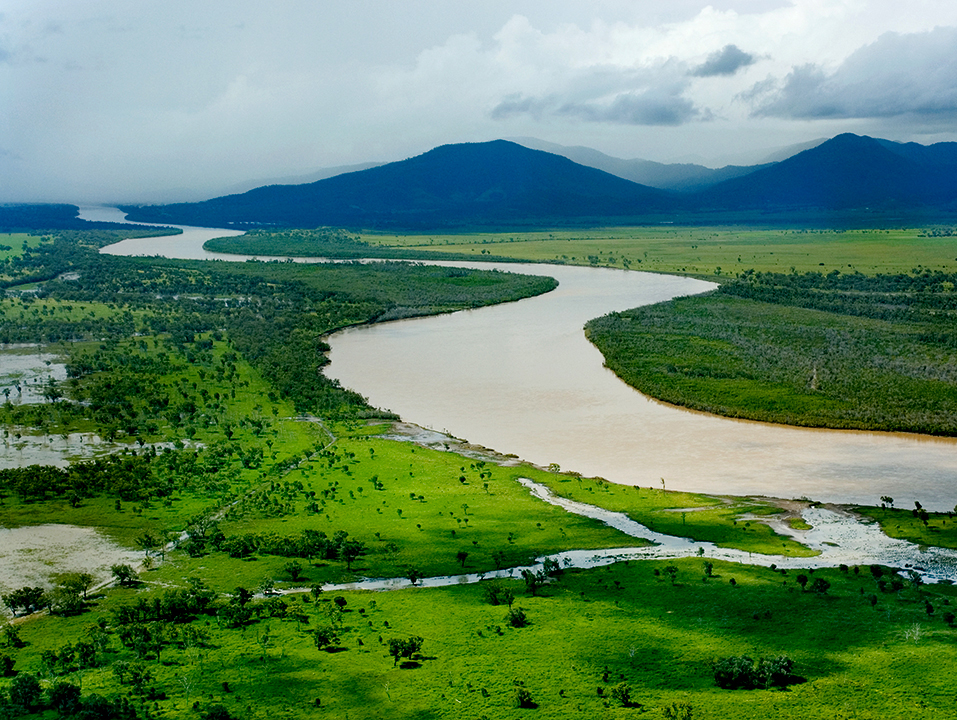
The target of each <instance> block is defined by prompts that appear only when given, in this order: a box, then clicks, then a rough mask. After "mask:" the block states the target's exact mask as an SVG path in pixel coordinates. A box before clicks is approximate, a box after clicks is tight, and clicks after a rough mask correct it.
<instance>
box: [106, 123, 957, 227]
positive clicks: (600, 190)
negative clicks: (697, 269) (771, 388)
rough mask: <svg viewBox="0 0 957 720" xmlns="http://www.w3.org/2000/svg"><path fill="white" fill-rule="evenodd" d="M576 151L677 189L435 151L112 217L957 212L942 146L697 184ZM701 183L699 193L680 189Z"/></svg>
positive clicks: (930, 217)
mask: <svg viewBox="0 0 957 720" xmlns="http://www.w3.org/2000/svg"><path fill="white" fill-rule="evenodd" d="M578 150H580V151H582V152H580V153H579V155H582V159H583V160H587V161H588V162H591V163H592V164H602V163H603V164H604V166H605V167H606V168H607V169H608V170H610V171H614V172H617V173H619V174H623V173H625V172H626V171H632V174H633V175H634V176H635V177H639V176H640V177H649V178H651V177H652V176H654V177H656V178H657V180H656V182H659V183H668V184H670V186H671V187H673V188H684V189H685V190H686V191H685V192H681V193H679V192H676V191H665V190H661V189H657V188H653V187H648V186H647V185H643V184H640V183H636V182H631V181H629V180H626V179H624V178H622V177H618V176H616V175H615V174H612V173H611V172H605V171H603V170H599V169H597V168H595V167H587V166H585V165H581V164H578V163H576V162H573V161H572V160H569V159H568V158H566V157H562V156H559V155H555V154H552V153H549V152H544V151H540V150H534V149H531V148H527V147H524V146H522V145H519V144H516V143H513V142H509V141H506V140H495V141H492V142H487V143H466V144H458V145H443V146H441V147H438V148H435V149H434V150H431V151H429V152H427V153H424V154H422V155H419V156H417V157H413V158H410V159H408V160H403V161H401V162H394V163H389V164H387V165H381V166H378V167H373V168H370V169H367V170H362V171H358V172H351V173H345V174H342V175H337V176H335V177H331V178H327V179H323V180H320V181H318V182H313V183H307V184H301V185H271V186H267V187H260V188H257V189H255V190H251V191H249V192H245V193H242V194H236V195H228V196H225V197H220V198H215V199H212V200H207V201H205V202H201V203H180V204H176V205H154V206H132V207H130V206H128V207H124V208H123V209H124V210H126V211H127V212H128V213H129V216H130V219H131V220H139V221H147V222H158V223H183V224H190V225H205V226H218V227H223V226H229V225H239V226H259V227H280V228H282V227H306V228H309V227H320V226H336V227H344V228H352V229H367V230H406V231H409V230H412V231H415V230H422V231H441V230H451V231H456V230H462V229H470V228H482V229H486V230H490V229H495V228H500V229H506V228H515V229H521V228H531V227H560V226H595V225H628V224H656V223H659V222H673V223H679V224H680V223H686V224H701V223H712V224H714V223H717V224H728V223H736V224H741V223H745V224H747V223H755V222H761V223H769V222H770V223H802V224H808V223H810V224H828V223H833V222H840V223H843V224H847V223H851V224H858V223H862V222H863V223H865V224H867V223H869V222H878V223H880V222H892V223H915V222H929V221H948V220H952V219H953V217H954V216H955V215H957V144H955V143H938V144H936V145H930V146H923V145H918V144H915V143H908V144H900V143H893V142H889V141H886V140H876V139H874V138H870V137H862V136H858V135H852V134H844V135H839V136H837V137H835V138H832V139H831V140H828V141H826V142H824V143H822V144H820V145H817V146H815V147H813V148H810V149H808V150H805V151H803V152H800V153H798V154H797V155H794V156H792V157H789V158H787V159H785V160H783V161H781V162H778V163H774V164H770V165H766V166H755V167H753V168H724V169H722V170H716V171H709V172H711V173H712V174H710V175H703V174H702V172H701V171H702V170H707V169H706V168H697V166H693V165H688V166H683V165H674V166H665V165H662V166H660V167H658V168H649V167H648V166H647V161H625V160H616V159H615V158H610V157H608V156H601V153H598V152H597V151H594V150H588V148H579V149H578ZM585 151H587V152H585ZM583 153H584V155H587V156H588V157H584V155H583ZM596 156H601V157H596ZM629 163H630V164H629ZM642 163H643V164H642ZM623 164H624V165H623ZM651 165H656V164H655V163H651ZM625 166H627V167H625ZM629 169H630V170H629ZM635 173H637V174H635ZM642 173H644V175H642ZM742 173H745V174H742ZM729 176H731V177H729ZM703 186H708V187H705V188H704V189H699V190H697V191H695V192H691V191H690V189H691V188H701V187H703Z"/></svg>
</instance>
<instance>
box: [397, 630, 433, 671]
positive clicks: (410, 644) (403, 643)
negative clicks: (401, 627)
mask: <svg viewBox="0 0 957 720" xmlns="http://www.w3.org/2000/svg"><path fill="white" fill-rule="evenodd" d="M424 642H425V640H424V639H423V638H421V637H419V636H417V635H410V636H409V637H408V638H407V639H405V640H402V639H400V638H392V639H391V640H389V655H391V656H392V665H393V667H394V666H395V665H397V664H398V662H399V658H400V657H404V658H407V659H410V660H411V659H412V656H413V655H415V654H416V653H417V652H419V650H421V649H422V643H424Z"/></svg>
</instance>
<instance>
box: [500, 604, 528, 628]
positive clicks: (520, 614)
mask: <svg viewBox="0 0 957 720" xmlns="http://www.w3.org/2000/svg"><path fill="white" fill-rule="evenodd" d="M505 622H507V623H508V624H509V625H511V626H512V627H514V628H522V627H525V626H526V625H528V616H527V615H526V614H525V610H524V609H523V608H520V607H517V608H509V611H508V612H507V613H506V614H505Z"/></svg>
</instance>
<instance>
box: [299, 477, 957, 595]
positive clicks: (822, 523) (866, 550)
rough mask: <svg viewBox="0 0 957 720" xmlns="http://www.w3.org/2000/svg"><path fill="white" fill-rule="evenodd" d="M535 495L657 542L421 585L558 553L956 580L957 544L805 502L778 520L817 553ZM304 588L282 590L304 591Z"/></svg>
mask: <svg viewBox="0 0 957 720" xmlns="http://www.w3.org/2000/svg"><path fill="white" fill-rule="evenodd" d="M519 482H521V483H522V485H524V486H525V487H526V488H528V489H529V492H531V494H532V495H534V496H535V497H537V498H539V499H541V500H542V501H544V502H547V503H550V504H552V505H557V506H558V507H561V508H564V509H565V510H567V511H568V512H570V513H573V514H575V515H581V516H583V517H589V518H593V519H595V520H600V521H601V522H603V523H605V524H606V525H608V526H610V527H613V528H615V529H616V530H620V531H621V532H623V533H625V534H626V535H629V536H631V537H634V538H640V539H641V540H646V541H648V542H651V543H654V544H653V545H647V546H643V547H619V548H605V549H599V550H568V551H565V552H561V553H556V554H554V555H545V556H542V557H540V558H537V563H536V564H535V565H528V566H525V567H514V568H508V569H505V570H493V571H490V572H485V573H468V574H464V575H443V576H440V577H431V578H424V579H422V580H420V581H418V586H419V587H448V586H451V585H468V584H471V583H477V582H480V581H482V580H489V579H494V578H499V579H502V578H515V577H521V574H522V571H523V570H530V571H532V572H538V571H539V570H541V569H542V568H543V565H542V563H543V562H544V561H545V560H553V561H555V562H557V563H558V564H559V565H561V566H562V567H563V568H572V567H573V568H594V567H600V566H603V565H610V564H612V563H615V562H622V561H625V560H674V559H677V558H686V557H695V556H700V557H702V558H707V559H710V560H725V561H728V562H735V563H743V564H748V565H761V566H764V567H769V566H771V565H772V564H773V565H776V566H777V567H779V568H782V569H787V570H800V569H807V568H820V567H837V566H838V565H840V564H842V563H843V564H845V565H848V566H853V565H871V564H880V565H886V566H891V567H896V568H899V569H902V570H908V569H913V570H914V571H916V572H917V573H919V574H920V575H921V577H922V578H923V580H924V581H925V582H931V583H934V582H941V581H944V582H955V581H957V551H955V550H948V549H944V548H921V547H918V546H917V545H915V544H914V543H911V542H907V541H905V540H894V539H893V538H889V537H887V536H886V535H885V534H884V533H883V532H882V531H881V529H880V527H879V526H878V525H877V523H865V522H862V521H861V520H860V519H859V518H856V517H854V516H852V515H849V514H846V513H841V512H837V511H834V510H828V509H825V508H821V507H812V508H807V509H805V510H804V511H803V512H802V513H801V516H802V517H803V518H804V520H805V521H806V522H807V523H808V524H809V525H811V526H812V529H811V530H807V531H795V530H792V529H791V528H789V527H787V526H781V527H775V528H774V529H775V530H776V531H777V532H779V533H781V534H787V535H790V536H791V537H793V538H795V539H796V540H797V541H798V542H801V543H803V544H804V545H806V546H807V547H809V548H811V549H812V550H816V551H818V552H820V555H817V556H815V557H802V558H796V557H788V556H785V555H761V554H753V553H749V552H745V551H743V550H735V549H733V548H723V547H718V546H717V545H714V544H713V543H708V542H697V541H694V540H689V539H688V538H682V537H675V536H673V535H664V534H662V533H657V532H654V531H653V530H649V529H648V528H647V527H645V526H644V525H642V524H640V523H637V522H635V521H634V520H632V519H631V518H629V517H628V516H627V515H625V514H624V513H618V512H612V511H610V510H605V509H603V508H600V507H596V506H594V505H587V504H585V503H580V502H576V501H574V500H567V499H565V498H561V497H558V496H556V495H555V494H554V493H552V491H551V490H550V489H549V488H548V487H546V486H545V485H541V484H540V483H536V482H534V481H532V480H528V479H526V478H522V479H520V480H519ZM408 587H412V583H411V582H410V581H409V579H408V578H379V579H370V580H361V581H358V582H354V583H343V584H335V585H334V584H329V585H324V586H323V590H324V591H336V590H400V589H402V588H408ZM302 591H303V588H294V589H289V590H284V591H282V592H283V593H293V592H302Z"/></svg>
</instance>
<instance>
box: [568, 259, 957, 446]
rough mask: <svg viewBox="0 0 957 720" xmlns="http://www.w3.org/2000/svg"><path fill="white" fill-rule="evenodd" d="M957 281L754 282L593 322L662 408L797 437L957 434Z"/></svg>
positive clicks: (598, 339) (613, 359)
mask: <svg viewBox="0 0 957 720" xmlns="http://www.w3.org/2000/svg"><path fill="white" fill-rule="evenodd" d="M955 280H957V276H955V275H953V274H945V273H941V272H930V271H921V270H915V271H914V272H913V273H902V274H895V275H878V276H876V277H867V276H864V275H862V274H857V273H855V274H852V275H842V274H840V273H838V272H832V273H829V274H828V275H821V274H819V273H804V274H798V273H791V274H787V275H785V274H780V273H753V272H745V273H742V274H741V276H740V277H739V278H737V279H736V280H733V281H731V282H728V283H726V284H724V285H722V286H721V287H720V289H719V290H718V291H716V292H715V293H714V294H711V295H707V296H699V297H693V298H679V299H676V300H673V301H671V302H668V303H663V304H660V305H656V306H652V307H645V308H637V309H635V310H630V311H627V312H623V313H614V314H611V315H608V316H606V317H603V318H599V319H597V320H594V321H592V322H590V323H589V324H588V326H587V332H588V336H589V338H590V339H591V340H592V342H594V343H595V344H596V345H597V346H598V348H599V349H600V350H601V351H602V353H603V354H604V355H605V361H606V364H607V365H608V367H610V368H611V369H612V370H614V371H615V373H616V374H618V375H619V376H621V377H622V378H623V379H624V380H625V381H626V382H628V383H629V384H631V385H633V386H634V387H636V388H638V389H639V390H641V391H642V392H645V393H647V394H649V395H651V396H653V397H656V398H660V399H663V400H665V401H667V402H671V403H674V404H677V405H683V406H686V407H691V408H695V409H698V410H704V411H707V412H713V413H717V414H720V415H728V416H731V417H743V418H749V419H753V420H765V421H770V422H780V423H787V424H792V425H808V426H818V427H835V428H857V429H869V430H900V431H911V432H921V433H929V434H940V435H955V434H957V385H955V383H954V381H955V379H957V316H955V314H954V309H955V297H957V296H955V295H954V293H953V288H954V281H955Z"/></svg>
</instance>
